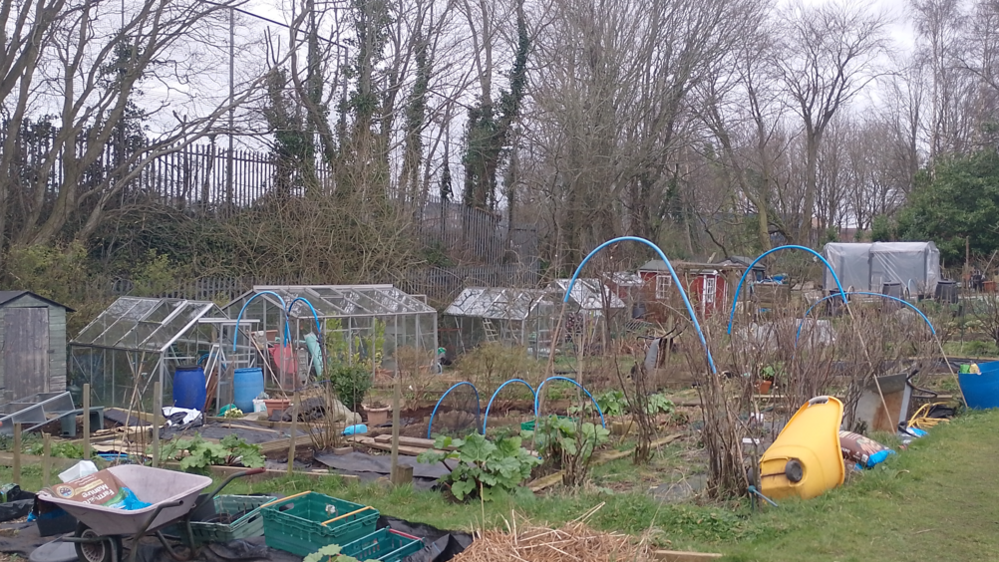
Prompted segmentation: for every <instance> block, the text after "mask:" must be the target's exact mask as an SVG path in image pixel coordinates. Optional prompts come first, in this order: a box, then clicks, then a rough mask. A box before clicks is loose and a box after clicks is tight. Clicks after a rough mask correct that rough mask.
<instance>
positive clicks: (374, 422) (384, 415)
mask: <svg viewBox="0 0 999 562" xmlns="http://www.w3.org/2000/svg"><path fill="white" fill-rule="evenodd" d="M391 411H392V408H389V407H387V406H386V407H384V408H369V407H367V406H365V407H364V413H365V414H367V416H368V427H378V426H379V425H382V424H383V423H387V422H388V419H389V412H391Z"/></svg>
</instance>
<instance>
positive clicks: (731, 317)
mask: <svg viewBox="0 0 999 562" xmlns="http://www.w3.org/2000/svg"><path fill="white" fill-rule="evenodd" d="M780 250H803V251H805V252H808V253H810V254H812V255H813V256H815V257H816V258H818V259H819V260H821V261H822V263H823V264H824V265H825V266H826V268H827V269H829V273H832V277H833V280H834V281H836V287H837V288H838V289H839V294H840V295H841V296H842V297H843V302H844V303H846V302H847V300H846V291H844V290H843V285H842V284H841V283H840V282H839V276H837V275H836V270H834V269H833V268H832V265H830V264H829V262H828V261H826V258H824V257H822V254H820V253H818V252H816V251H815V250H813V249H811V248H807V247H805V246H798V245H796V244H788V245H786V246H777V247H776V248H773V249H770V250H767V251H766V252H763V253H762V254H760V255H759V256H757V257H756V259H755V260H753V263H751V264H749V265H748V266H747V267H746V271H743V272H742V277H740V278H739V284H738V285H736V286H735V295H734V296H733V297H732V311H731V312H729V314H728V334H729V335H732V321H733V320H734V319H735V305H736V304H738V302H739V291H741V290H742V284H743V283H745V282H746V277H748V276H749V272H750V271H752V270H753V266H754V265H756V264H757V263H759V262H760V260H762V259H763V258H765V257H767V256H768V255H770V254H772V253H774V252H777V251H780Z"/></svg>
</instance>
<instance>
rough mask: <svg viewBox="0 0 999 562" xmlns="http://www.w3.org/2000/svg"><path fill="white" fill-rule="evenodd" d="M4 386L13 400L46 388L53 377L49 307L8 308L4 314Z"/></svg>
mask: <svg viewBox="0 0 999 562" xmlns="http://www.w3.org/2000/svg"><path fill="white" fill-rule="evenodd" d="M3 330H4V345H3V373H4V379H5V380H4V386H5V387H6V388H5V389H4V390H5V391H6V393H5V394H6V395H7V396H8V397H10V399H12V400H17V399H19V398H24V397H26V396H31V395H32V394H38V393H39V392H44V391H45V386H46V384H45V383H46V381H48V380H49V311H48V309H47V308H8V309H7V310H6V311H4V317H3Z"/></svg>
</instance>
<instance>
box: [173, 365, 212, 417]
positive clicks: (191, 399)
mask: <svg viewBox="0 0 999 562" xmlns="http://www.w3.org/2000/svg"><path fill="white" fill-rule="evenodd" d="M206 398H207V396H206V394H205V370H204V369H203V368H201V367H200V366H193V367H177V370H176V371H174V373H173V405H174V406H176V407H178V408H187V409H188V410H199V411H200V410H203V409H204V408H205V399H206Z"/></svg>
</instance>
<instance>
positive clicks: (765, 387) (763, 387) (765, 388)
mask: <svg viewBox="0 0 999 562" xmlns="http://www.w3.org/2000/svg"><path fill="white" fill-rule="evenodd" d="M773 384H774V381H760V384H759V386H758V387H757V390H759V391H760V394H769V393H770V387H771V386H773Z"/></svg>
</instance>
